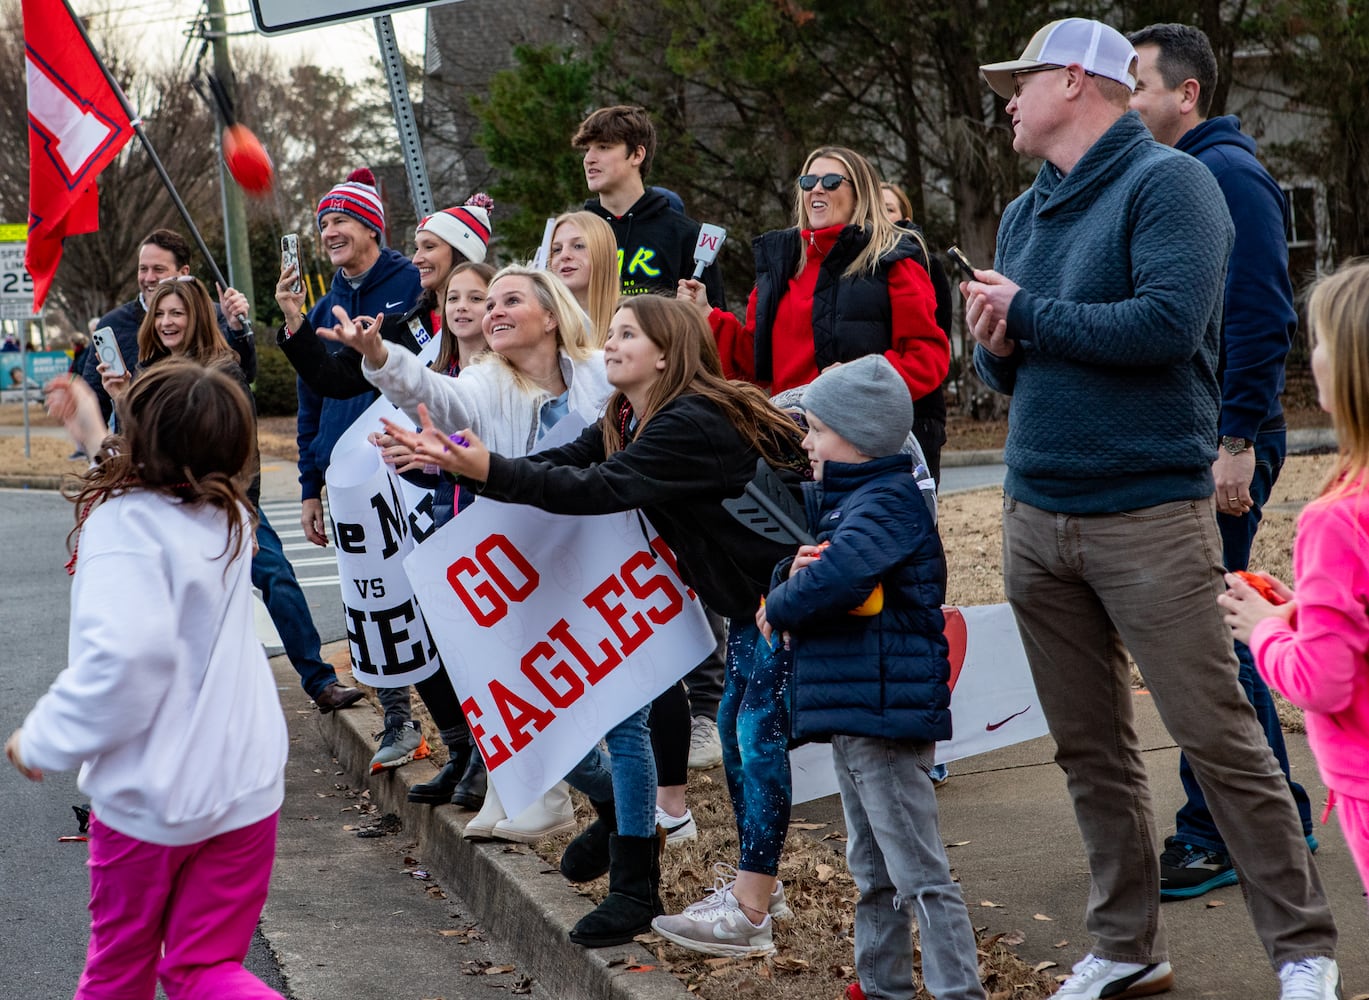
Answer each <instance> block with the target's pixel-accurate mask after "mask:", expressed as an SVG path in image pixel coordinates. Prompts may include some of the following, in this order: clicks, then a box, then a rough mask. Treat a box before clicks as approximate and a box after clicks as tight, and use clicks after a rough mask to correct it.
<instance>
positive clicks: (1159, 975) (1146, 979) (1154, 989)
mask: <svg viewBox="0 0 1369 1000" xmlns="http://www.w3.org/2000/svg"><path fill="white" fill-rule="evenodd" d="M1173 985H1174V970H1173V969H1171V968H1170V965H1169V963H1168V962H1155V963H1153V964H1151V965H1138V964H1136V963H1134V962H1110V961H1108V960H1107V959H1106V958H1099V957H1098V956H1097V955H1094V954H1093V953H1092V952H1090V953H1089V954H1087V955H1085V956H1084V957H1083V958H1081V959H1080V960H1079V962H1078V963H1077V964H1076V965H1075V966H1074V975H1072V976H1070V977H1069V978H1068V979H1066V980H1065V981H1064V982H1063V983H1061V984H1060V989H1058V990H1056V992H1055V994H1054V996H1055V997H1057V998H1061V997H1067V998H1070V1000H1100V998H1102V997H1106V998H1107V1000H1124V998H1126V997H1148V996H1154V995H1155V994H1156V993H1164V992H1167V991H1168V990H1169V988H1170V987H1171V986H1173Z"/></svg>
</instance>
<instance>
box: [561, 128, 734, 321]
mask: <svg viewBox="0 0 1369 1000" xmlns="http://www.w3.org/2000/svg"><path fill="white" fill-rule="evenodd" d="M571 143H572V145H574V146H575V148H576V149H579V150H583V151H584V154H585V183H586V184H587V185H588V186H589V189H590V191H591V192H593V193H594V194H595V195H597V196H598V197H596V198H591V199H589V200H588V201H586V202H585V210H586V211H589V212H594V213H596V214H597V215H600V216H602V217H603V218H604V220H605V221H606V222H608V224H609V225H610V226H611V227H612V228H613V236H614V238H615V239H616V240H617V241H618V273H619V275H620V277H621V279H622V289H623V294H624V295H640V294H642V293H643V292H657V293H660V294H664V295H674V294H675V286H676V283H677V282H678V281H679V279H680V278H687V277H689V276H690V275H692V274H693V273H694V247H695V246H696V245H697V244H698V241H699V224H698V223H697V222H695V221H694V220H693V219H691V218H689V217H688V216H687V215H683V214H681V213H680V212H677V211H675V210H674V209H672V208H671V207H670V204H669V202H667V201H666V198H665V196H664V195H662V194H661V193H659V192H658V191H656V190H654V189H648V188H647V187H646V182H645V177H646V175H647V173H648V172H649V171H650V170H651V162H652V160H653V159H654V157H655V155H656V127H655V126H654V125H652V123H651V118H650V117H649V116H648V115H647V113H646V110H645V109H644V108H635V107H627V106H625V105H619V106H617V107H612V108H600V109H599V110H598V111H595V112H593V113H592V114H591V115H590V116H589V117H588V118H586V119H585V120H584V121H583V122H581V123H580V127H579V129H577V130H576V132H575V137H574V138H573V139H572V140H571ZM703 283H704V285H705V287H706V288H707V289H708V301H709V302H710V303H711V304H712V305H715V306H718V307H719V308H725V306H724V305H723V283H722V277H721V275H720V274H719V273H718V267H717V265H716V264H711V265H709V266H708V267H707V268H706V269H705V270H704V273H703Z"/></svg>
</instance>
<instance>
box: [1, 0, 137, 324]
mask: <svg viewBox="0 0 1369 1000" xmlns="http://www.w3.org/2000/svg"><path fill="white" fill-rule="evenodd" d="M23 2H24V50H25V55H26V57H27V59H26V62H27V69H28V94H29V237H28V248H27V250H26V251H25V253H24V266H25V267H26V268H27V269H28V272H29V274H30V275H32V276H33V311H34V312H35V313H36V312H38V310H39V309H41V308H42V306H43V300H44V299H45V298H47V294H48V289H49V288H51V287H52V278H53V275H55V274H56V273H57V265H58V263H59V262H60V261H61V259H62V240H63V239H65V238H66V237H68V236H75V235H77V234H78V233H93V232H95V230H97V229H99V228H100V214H99V208H100V203H99V192H98V191H97V190H96V186H95V178H96V177H98V176H99V174H100V171H102V170H103V169H104V168H105V167H107V166H109V164H110V162H111V161H113V159H114V157H116V156H117V155H119V150H121V149H123V147H124V144H125V143H126V142H128V140H129V139H130V138H132V137H133V126H132V125H131V124H130V122H129V115H128V112H127V111H126V110H125V109H124V102H123V100H122V97H121V95H120V94H119V93H118V91H116V90H115V89H114V87H113V86H112V85H111V84H110V82H109V80H108V79H107V78H106V77H105V73H104V70H103V68H102V67H101V65H100V61H99V58H98V57H97V56H96V55H95V53H94V52H92V51H91V49H90V46H89V44H87V42H86V40H85V37H84V36H83V34H82V32H81V29H80V27H79V26H78V25H77V23H76V16H75V15H74V14H73V13H72V12H71V8H70V7H68V6H67V4H66V3H65V0H23Z"/></svg>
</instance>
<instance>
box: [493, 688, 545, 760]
mask: <svg viewBox="0 0 1369 1000" xmlns="http://www.w3.org/2000/svg"><path fill="white" fill-rule="evenodd" d="M490 694H491V696H493V698H494V704H495V707H496V708H498V709H499V715H500V718H502V719H503V720H504V728H505V730H507V731H508V734H509V746H510V747H512V748H513V752H514V753H517V752H518V751H519V750H522V749H523V748H524V747H525V746H527V745H528V744H529V743H531V742H532V734H531V733H529V732H528V728H527V727H528V726H532V727H534V728H535V729H536V730H537V731H538V732H539V733H540V732H541V731H542V730H544V729H546V728H547V727H548V726H550V725H551V724H552V723H553V722H555V721H556V715H555V713H553V712H547V711H544V710H542V709H540V708H537V707H535V706H534V705H532V704H531V703H529V702H526V701H524V700H523V699H522V698H520V697H518V695H516V694H514V693H513V692H512V691H510V690H509V689H508V688H506V687H505V686H504V685H503V684H501V683H499V681H490Z"/></svg>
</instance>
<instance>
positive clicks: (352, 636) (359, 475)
mask: <svg viewBox="0 0 1369 1000" xmlns="http://www.w3.org/2000/svg"><path fill="white" fill-rule="evenodd" d="M368 412H369V411H368ZM401 482H402V481H401V480H400V479H399V477H397V476H396V475H395V474H394V473H393V472H392V471H391V470H390V468H389V467H388V466H386V465H385V463H384V462H383V461H382V460H381V458H380V451H379V449H377V448H375V447H373V446H372V445H369V444H366V443H365V441H364V439H363V441H362V443H361V445H360V446H358V447H354V448H352V449H351V450H350V451H344V452H341V453H339V452H338V451H335V452H334V453H333V461H332V463H331V464H330V465H329V466H328V474H327V483H328V508H329V512H330V514H331V515H332V521H333V525H332V527H333V540H334V543H335V544H336V546H337V562H338V579H339V581H340V582H341V585H342V603H343V606H344V607H343V613H344V617H345V618H346V621H347V641H348V645H349V646H350V648H351V654H352V673H353V674H355V675H356V678H357V680H359V681H361V682H363V683H365V684H369V685H371V686H372V687H405V686H406V685H409V684H414V683H416V682H418V681H421V680H425V679H426V678H428V677H431V676H432V675H433V674H434V673H436V672H437V669H438V667H439V665H440V663H439V661H438V658H437V647H436V645H435V644H434V643H433V640H432V636H430V635H429V634H428V629H427V626H426V625H424V623H423V615H422V613H421V612H420V611H419V609H418V603H417V601H416V600H415V598H414V593H413V588H412V587H411V586H410V585H409V578H408V577H407V576H406V575H405V573H404V569H403V559H404V557H405V556H406V555H408V554H409V553H410V552H412V551H413V548H414V544H415V542H416V541H421V540H422V539H423V538H424V537H426V535H427V533H429V532H431V531H432V496H431V494H427V498H428V508H427V510H426V512H423V511H419V512H415V513H412V514H411V513H409V509H408V506H407V505H406V503H405V501H404V498H403V495H402V491H401V488H400V487H401Z"/></svg>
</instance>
